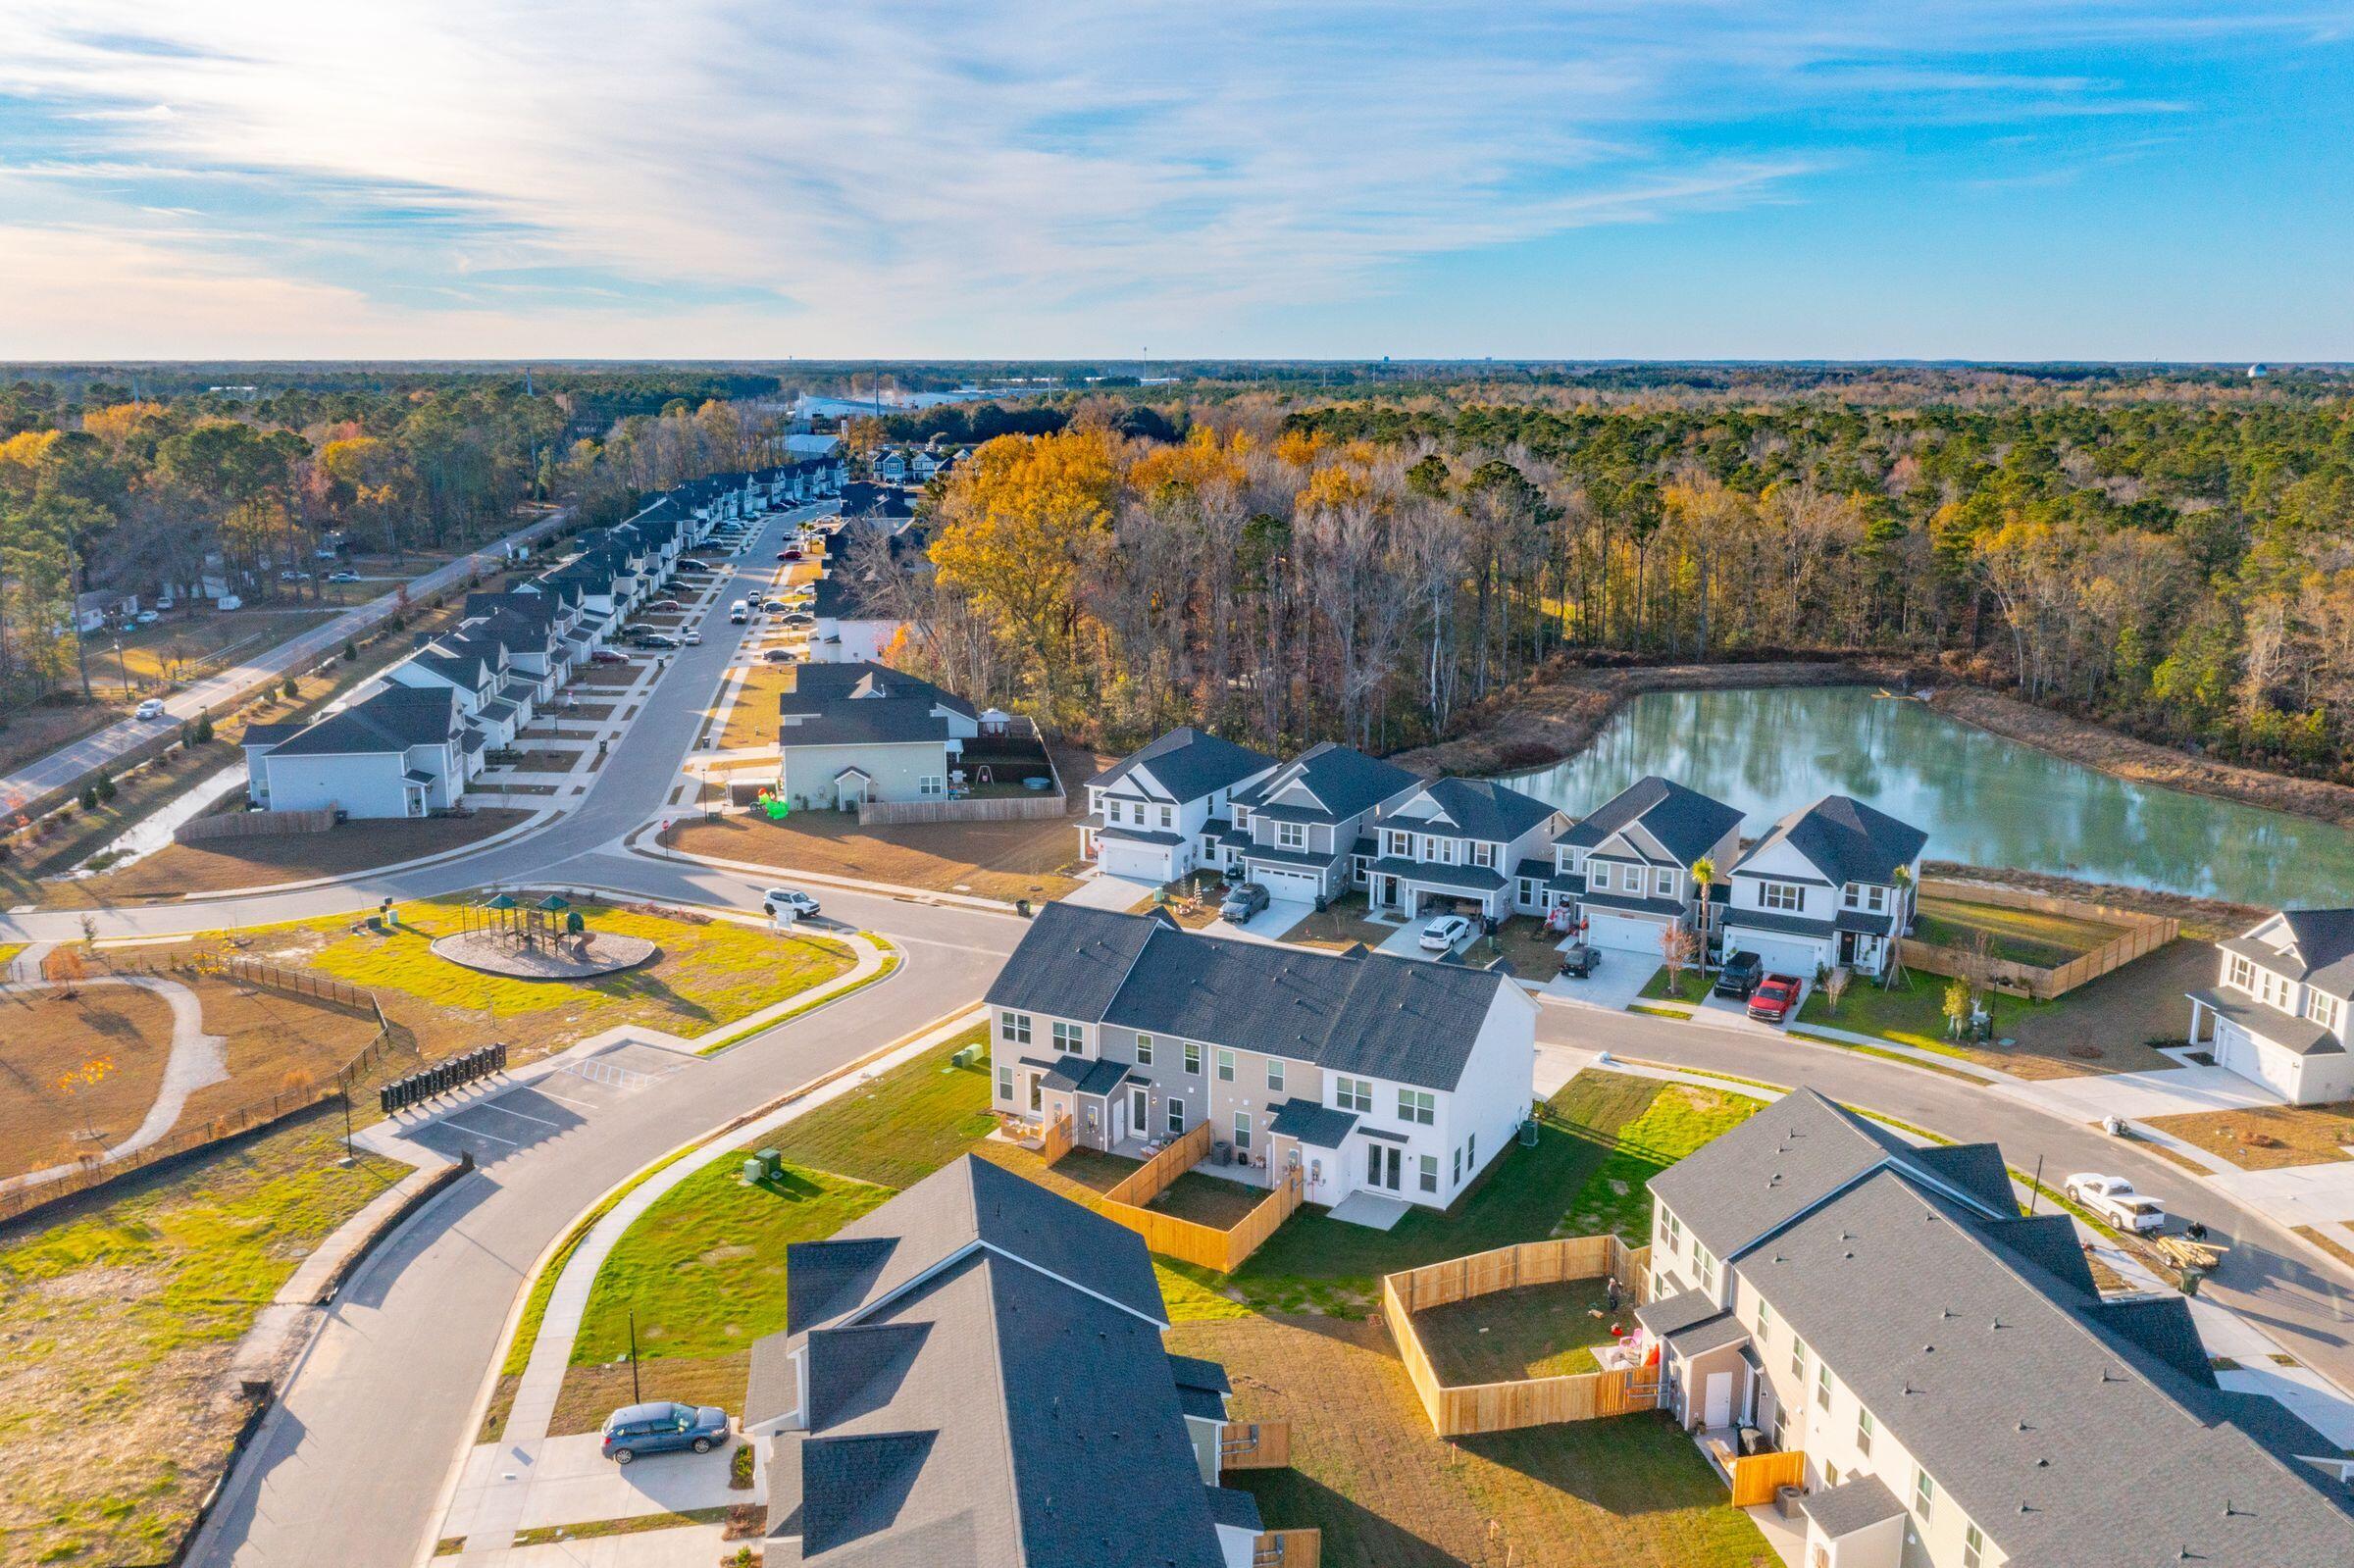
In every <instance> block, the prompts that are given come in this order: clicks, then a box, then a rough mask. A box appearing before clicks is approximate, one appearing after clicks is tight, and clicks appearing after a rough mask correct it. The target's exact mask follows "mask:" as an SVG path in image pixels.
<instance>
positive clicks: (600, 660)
mask: <svg viewBox="0 0 2354 1568" xmlns="http://www.w3.org/2000/svg"><path fill="white" fill-rule="evenodd" d="M588 662H589V663H590V664H627V663H629V662H630V661H629V660H628V659H627V658H625V657H624V656H623V655H621V654H618V653H615V652H614V651H613V650H612V649H611V648H599V649H597V650H596V651H595V652H594V653H591V654H590V655H588Z"/></svg>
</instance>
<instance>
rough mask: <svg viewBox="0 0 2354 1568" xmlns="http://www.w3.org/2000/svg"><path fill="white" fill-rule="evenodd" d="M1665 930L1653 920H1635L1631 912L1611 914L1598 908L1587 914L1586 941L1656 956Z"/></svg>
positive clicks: (1621, 950)
mask: <svg viewBox="0 0 2354 1568" xmlns="http://www.w3.org/2000/svg"><path fill="white" fill-rule="evenodd" d="M1664 929H1665V928H1664V927H1663V926H1662V925H1661V923H1660V922H1658V921H1656V920H1638V919H1636V918H1635V917H1634V916H1632V915H1613V914H1610V913H1608V912H1606V911H1604V910H1600V909H1597V910H1594V911H1593V912H1591V913H1590V914H1588V915H1587V916H1586V940H1587V942H1588V943H1589V944H1591V945H1593V946H1596V947H1606V948H1608V949H1610V950H1611V951H1612V952H1614V953H1641V954H1643V955H1644V956H1646V957H1650V958H1657V957H1659V956H1660V933H1661V932H1662V931H1663V930H1664Z"/></svg>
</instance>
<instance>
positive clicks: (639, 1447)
mask: <svg viewBox="0 0 2354 1568" xmlns="http://www.w3.org/2000/svg"><path fill="white" fill-rule="evenodd" d="M603 1437H604V1443H603V1448H604V1455H605V1457H606V1458H608V1459H610V1460H612V1461H613V1462H614V1463H615V1464H617V1465H626V1464H628V1463H629V1462H630V1461H631V1460H632V1459H635V1458H637V1457H638V1456H639V1455H640V1454H641V1453H666V1452H669V1451H670V1450H672V1449H676V1448H688V1449H691V1450H692V1451H694V1452H696V1453H709V1452H710V1451H711V1450H712V1449H714V1448H716V1447H718V1446H719V1445H720V1444H721V1443H723V1442H727V1441H728V1413H727V1412H726V1411H725V1410H722V1409H721V1408H719V1406H717V1405H714V1404H706V1405H691V1404H672V1403H670V1402H669V1401H668V1400H662V1401H659V1402H657V1403H654V1404H625V1405H623V1406H622V1407H621V1408H620V1409H618V1410H616V1411H614V1412H613V1413H612V1414H611V1415H609V1416H607V1417H605V1426H604V1433H603Z"/></svg>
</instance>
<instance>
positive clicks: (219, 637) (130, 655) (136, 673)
mask: <svg viewBox="0 0 2354 1568" xmlns="http://www.w3.org/2000/svg"><path fill="white" fill-rule="evenodd" d="M338 585H339V584H334V583H330V584H329V586H330V587H331V588H332V587H335V586H338ZM360 586H365V584H360ZM341 613H342V612H341V611H340V610H336V609H333V608H324V609H316V610H314V609H306V608H302V607H298V606H294V605H273V606H270V607H268V608H261V607H255V608H252V609H245V610H230V611H226V612H225V611H220V610H213V609H204V610H187V611H178V612H175V613H173V614H171V615H167V616H166V617H165V618H164V619H163V620H161V621H158V622H156V623H155V625H153V626H149V627H141V628H139V629H138V630H137V631H136V632H130V633H128V635H126V636H124V637H122V638H120V639H119V640H120V641H121V642H122V645H123V657H122V665H123V667H124V668H126V669H128V672H129V674H130V678H131V680H132V681H134V682H156V681H168V680H177V679H179V678H180V677H181V676H183V675H189V674H194V673H198V672H194V671H191V670H189V669H188V667H189V666H191V665H195V664H198V663H199V662H201V661H213V660H216V658H218V662H219V663H220V664H224V665H234V664H242V663H244V662H246V661H247V660H249V659H255V658H259V657H260V656H261V655H262V654H265V653H267V652H269V651H270V650H271V649H272V648H275V647H277V646H278V645H279V644H280V643H281V642H284V641H287V640H289V639H290V638H293V637H297V636H300V635H301V634H302V633H303V632H308V631H310V630H311V629H312V628H313V627H319V626H325V625H326V624H327V623H328V622H330V621H333V619H334V618H335V617H336V616H338V615H340V614H341ZM117 640H118V639H117V638H115V637H113V636H111V635H109V634H108V633H105V632H98V633H96V634H94V635H92V636H91V638H90V639H89V661H90V679H91V680H92V681H93V682H96V681H100V680H104V679H106V678H109V677H111V676H113V675H114V674H115V671H116V659H115V643H116V641H117ZM214 668H216V665H215V664H210V663H208V664H206V666H205V670H204V671H203V672H202V673H207V674H209V673H211V672H212V670H213V669H214Z"/></svg>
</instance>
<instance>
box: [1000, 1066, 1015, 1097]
mask: <svg viewBox="0 0 2354 1568" xmlns="http://www.w3.org/2000/svg"><path fill="white" fill-rule="evenodd" d="M998 1098H999V1099H1001V1100H1009V1099H1011V1098H1013V1069H1012V1068H1011V1067H1010V1066H1007V1067H1000V1068H998Z"/></svg>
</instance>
